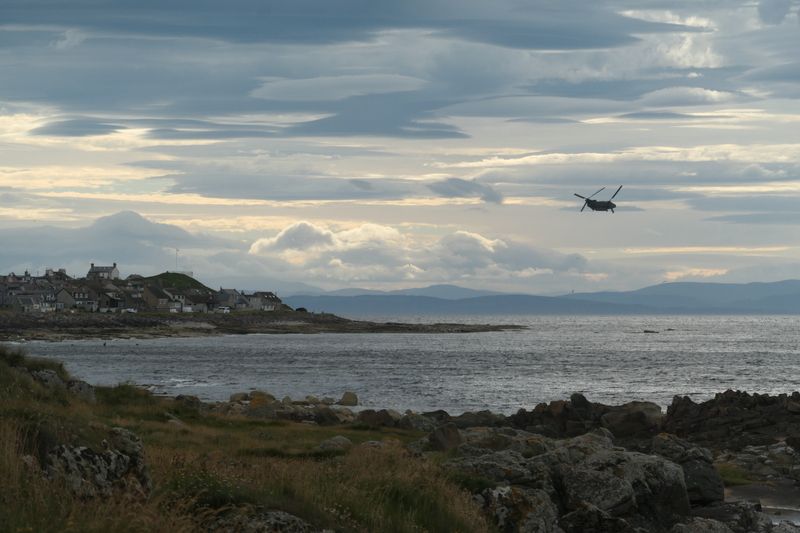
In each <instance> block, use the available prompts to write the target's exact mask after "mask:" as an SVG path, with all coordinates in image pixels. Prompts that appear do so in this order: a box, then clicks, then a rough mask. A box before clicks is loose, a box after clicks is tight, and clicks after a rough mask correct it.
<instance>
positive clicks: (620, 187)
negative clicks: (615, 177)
mask: <svg viewBox="0 0 800 533" xmlns="http://www.w3.org/2000/svg"><path fill="white" fill-rule="evenodd" d="M621 190H622V185H620V186H619V189H617V192H615V193H614V196H616V195H617V193H619V191H621ZM614 196H612V197H611V198H609V201H611V200H613V199H614Z"/></svg>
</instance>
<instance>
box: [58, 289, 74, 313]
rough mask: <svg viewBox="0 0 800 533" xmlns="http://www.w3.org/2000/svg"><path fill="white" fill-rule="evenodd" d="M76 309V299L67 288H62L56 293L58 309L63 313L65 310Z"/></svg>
mask: <svg viewBox="0 0 800 533" xmlns="http://www.w3.org/2000/svg"><path fill="white" fill-rule="evenodd" d="M74 307H76V305H75V298H74V297H73V296H72V293H71V292H70V291H69V290H67V289H66V288H62V289H61V290H60V291H58V292H57V293H56V309H57V310H59V311H63V310H64V309H72V308H74Z"/></svg>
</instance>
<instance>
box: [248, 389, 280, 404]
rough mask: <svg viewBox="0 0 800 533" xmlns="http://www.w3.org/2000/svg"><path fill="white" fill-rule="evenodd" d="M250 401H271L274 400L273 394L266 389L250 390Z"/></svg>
mask: <svg viewBox="0 0 800 533" xmlns="http://www.w3.org/2000/svg"><path fill="white" fill-rule="evenodd" d="M250 401H251V402H253V403H273V402H275V401H276V400H275V396H273V395H272V394H270V393H268V392H266V391H263V390H254V391H250Z"/></svg>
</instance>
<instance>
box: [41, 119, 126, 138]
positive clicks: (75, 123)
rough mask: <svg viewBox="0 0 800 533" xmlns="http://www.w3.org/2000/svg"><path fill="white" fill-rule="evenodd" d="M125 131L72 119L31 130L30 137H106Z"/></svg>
mask: <svg viewBox="0 0 800 533" xmlns="http://www.w3.org/2000/svg"><path fill="white" fill-rule="evenodd" d="M123 129H125V126H121V125H118V124H110V123H107V122H103V121H95V120H91V119H72V120H60V121H54V122H49V123H47V124H46V125H44V126H40V127H38V128H34V129H32V130H31V131H30V132H29V133H30V134H31V135H54V136H60V137H86V136H91V135H108V134H109V133H115V132H118V131H121V130H123Z"/></svg>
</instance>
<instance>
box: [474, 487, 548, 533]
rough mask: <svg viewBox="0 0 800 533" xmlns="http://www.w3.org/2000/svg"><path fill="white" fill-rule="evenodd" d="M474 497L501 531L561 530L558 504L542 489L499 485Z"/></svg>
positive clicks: (535, 531) (541, 532) (534, 531)
mask: <svg viewBox="0 0 800 533" xmlns="http://www.w3.org/2000/svg"><path fill="white" fill-rule="evenodd" d="M477 500H478V502H479V503H480V504H481V505H482V507H483V509H484V511H485V512H486V513H487V514H488V515H489V516H490V517H491V518H492V520H493V521H494V523H495V525H496V526H497V529H498V530H500V531H502V532H503V533H512V532H517V531H524V532H526V533H562V532H563V530H562V529H561V528H559V527H558V507H557V506H556V505H555V504H554V503H553V501H552V500H551V499H550V496H549V495H548V494H547V493H546V492H544V491H542V490H538V489H530V488H527V487H520V486H500V487H495V488H492V489H486V490H484V491H483V492H482V493H481V494H480V496H479V497H478V498H477Z"/></svg>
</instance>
